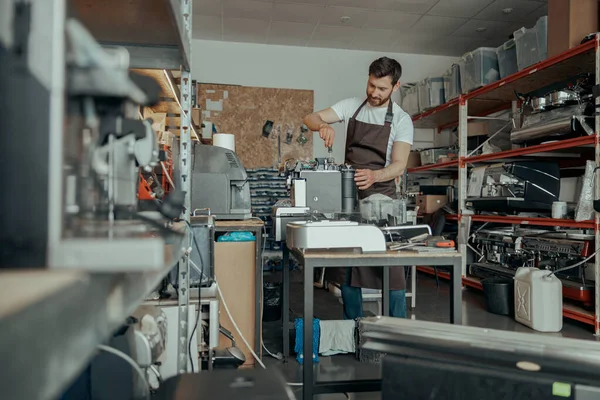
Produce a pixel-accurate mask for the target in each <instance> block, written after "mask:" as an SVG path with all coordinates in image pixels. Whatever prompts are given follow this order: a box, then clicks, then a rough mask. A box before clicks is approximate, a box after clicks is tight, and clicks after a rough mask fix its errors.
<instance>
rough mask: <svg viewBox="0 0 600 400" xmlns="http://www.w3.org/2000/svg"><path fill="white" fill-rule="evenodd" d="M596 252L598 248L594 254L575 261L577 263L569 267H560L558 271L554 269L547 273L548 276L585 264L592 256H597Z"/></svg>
mask: <svg viewBox="0 0 600 400" xmlns="http://www.w3.org/2000/svg"><path fill="white" fill-rule="evenodd" d="M596 253H598V250H596V251H595V252H594V254H592V255H591V256H589V257H588V258H586V259H584V260H582V261H579V262H577V263H575V264H573V265H569V266H568V267H564V268H559V269H557V270H556V271H552V272H550V273H549V274H548V275H546V277H549V276H551V275H554V274H557V273H559V272H563V271H567V270H569V269H573V268H577V267H579V266H580V265H583V264H585V263H586V262H588V261H589V260H591V259H592V258H594V257H595V256H596Z"/></svg>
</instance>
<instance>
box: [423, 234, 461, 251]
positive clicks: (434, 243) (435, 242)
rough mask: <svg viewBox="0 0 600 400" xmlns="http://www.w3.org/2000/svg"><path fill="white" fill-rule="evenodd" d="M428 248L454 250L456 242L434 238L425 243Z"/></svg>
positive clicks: (440, 237) (438, 237)
mask: <svg viewBox="0 0 600 400" xmlns="http://www.w3.org/2000/svg"><path fill="white" fill-rule="evenodd" d="M425 246H427V247H438V248H452V249H453V248H454V240H449V239H445V238H443V237H442V236H432V237H430V238H428V239H427V240H426V241H425Z"/></svg>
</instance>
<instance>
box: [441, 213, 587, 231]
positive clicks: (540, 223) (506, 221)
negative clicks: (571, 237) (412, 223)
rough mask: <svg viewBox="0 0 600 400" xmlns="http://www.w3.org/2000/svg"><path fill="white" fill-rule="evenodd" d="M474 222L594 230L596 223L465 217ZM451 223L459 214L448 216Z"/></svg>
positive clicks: (521, 218)
mask: <svg viewBox="0 0 600 400" xmlns="http://www.w3.org/2000/svg"><path fill="white" fill-rule="evenodd" d="M464 216H467V217H471V221H474V222H491V223H496V224H509V225H535V226H562V227H565V228H579V229H594V227H595V222H594V221H574V220H572V219H554V218H538V217H519V216H502V215H464ZM446 219H447V220H449V221H458V215H457V214H450V215H446Z"/></svg>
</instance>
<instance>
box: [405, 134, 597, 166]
mask: <svg viewBox="0 0 600 400" xmlns="http://www.w3.org/2000/svg"><path fill="white" fill-rule="evenodd" d="M595 140H596V137H595V136H582V137H578V138H573V139H565V140H560V141H557V142H552V143H544V144H538V145H535V146H529V147H523V148H521V149H514V150H506V151H500V152H498V153H492V154H481V155H478V156H472V157H466V158H463V159H462V160H463V162H464V163H468V164H472V163H477V162H483V161H491V160H501V159H503V158H511V157H518V156H524V155H528V154H536V153H543V152H547V151H554V150H561V149H569V148H574V147H578V146H586V145H593V144H594V142H595ZM458 165H459V162H458V160H452V161H447V162H443V163H437V164H428V165H422V166H420V167H414V168H409V169H408V172H409V173H411V172H419V171H430V170H434V169H441V168H451V167H458Z"/></svg>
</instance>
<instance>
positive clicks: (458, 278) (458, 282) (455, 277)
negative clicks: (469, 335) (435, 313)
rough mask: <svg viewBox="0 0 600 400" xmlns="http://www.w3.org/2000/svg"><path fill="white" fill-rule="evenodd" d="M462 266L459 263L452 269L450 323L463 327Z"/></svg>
mask: <svg viewBox="0 0 600 400" xmlns="http://www.w3.org/2000/svg"><path fill="white" fill-rule="evenodd" d="M461 268H462V265H461V263H460V261H459V262H457V263H455V264H454V265H453V266H451V267H450V278H451V279H452V288H451V289H450V323H451V324H457V325H462V301H461V299H462V270H461Z"/></svg>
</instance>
